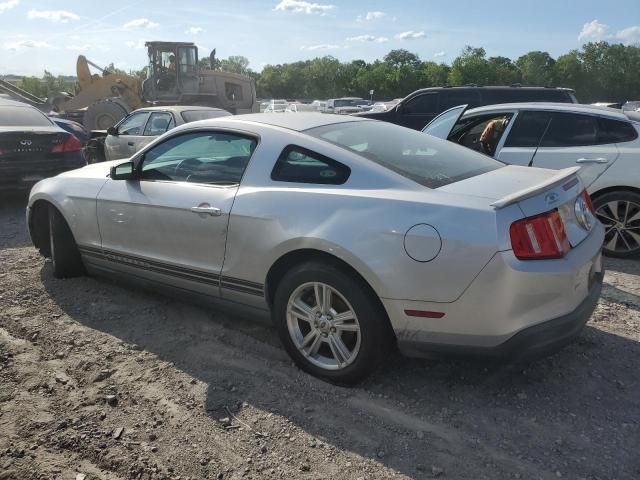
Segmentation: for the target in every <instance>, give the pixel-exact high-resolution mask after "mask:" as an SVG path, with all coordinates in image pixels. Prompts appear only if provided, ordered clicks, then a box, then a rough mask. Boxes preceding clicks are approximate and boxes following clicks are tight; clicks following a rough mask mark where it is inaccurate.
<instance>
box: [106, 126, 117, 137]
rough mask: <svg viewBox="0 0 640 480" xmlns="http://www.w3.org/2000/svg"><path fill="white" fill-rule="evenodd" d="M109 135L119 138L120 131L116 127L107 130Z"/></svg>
mask: <svg viewBox="0 0 640 480" xmlns="http://www.w3.org/2000/svg"><path fill="white" fill-rule="evenodd" d="M107 135H115V136H118V129H117V128H116V127H109V128H107Z"/></svg>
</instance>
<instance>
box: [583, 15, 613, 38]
mask: <svg viewBox="0 0 640 480" xmlns="http://www.w3.org/2000/svg"><path fill="white" fill-rule="evenodd" d="M609 36H610V35H609V26H608V25H605V24H604V23H600V22H599V21H598V20H593V21H591V22H587V23H585V24H584V25H583V26H582V31H581V32H580V35H578V40H580V41H584V42H599V41H601V40H604V39H605V38H608V37H609Z"/></svg>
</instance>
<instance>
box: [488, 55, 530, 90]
mask: <svg viewBox="0 0 640 480" xmlns="http://www.w3.org/2000/svg"><path fill="white" fill-rule="evenodd" d="M488 61H489V69H490V70H491V77H492V78H491V80H492V82H491V83H493V84H495V85H512V84H514V83H520V82H521V81H522V73H521V72H520V70H519V69H518V67H517V66H516V65H515V64H514V63H513V62H512V61H511V59H510V58H507V57H489V60H488Z"/></svg>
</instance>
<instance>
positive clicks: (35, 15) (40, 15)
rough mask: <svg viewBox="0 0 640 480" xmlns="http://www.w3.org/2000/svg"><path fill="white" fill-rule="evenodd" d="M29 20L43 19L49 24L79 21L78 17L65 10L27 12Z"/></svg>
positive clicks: (32, 10) (33, 10)
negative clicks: (49, 22)
mask: <svg viewBox="0 0 640 480" xmlns="http://www.w3.org/2000/svg"><path fill="white" fill-rule="evenodd" d="M27 18H28V19H29V20H36V19H43V20H49V21H51V22H61V23H67V22H68V21H69V20H80V15H78V14H76V13H73V12H68V11H67V10H35V9H31V10H29V13H27Z"/></svg>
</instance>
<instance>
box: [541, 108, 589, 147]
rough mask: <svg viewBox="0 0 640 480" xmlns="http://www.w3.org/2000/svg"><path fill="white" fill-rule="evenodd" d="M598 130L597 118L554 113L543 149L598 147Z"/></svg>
mask: <svg viewBox="0 0 640 480" xmlns="http://www.w3.org/2000/svg"><path fill="white" fill-rule="evenodd" d="M597 143H598V129H597V121H596V117H592V116H590V115H577V114H573V113H553V114H552V116H551V123H550V124H549V128H548V129H547V133H546V134H545V135H544V138H543V139H542V143H541V146H542V147H578V146H586V145H596V144H597Z"/></svg>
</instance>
